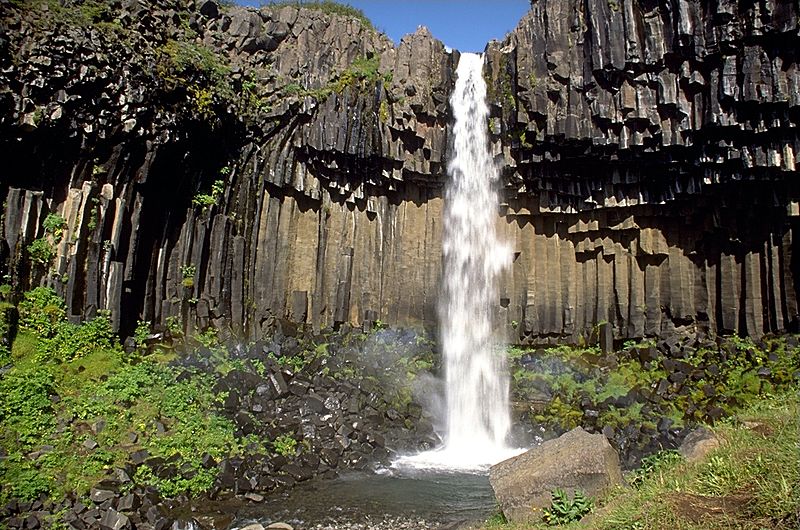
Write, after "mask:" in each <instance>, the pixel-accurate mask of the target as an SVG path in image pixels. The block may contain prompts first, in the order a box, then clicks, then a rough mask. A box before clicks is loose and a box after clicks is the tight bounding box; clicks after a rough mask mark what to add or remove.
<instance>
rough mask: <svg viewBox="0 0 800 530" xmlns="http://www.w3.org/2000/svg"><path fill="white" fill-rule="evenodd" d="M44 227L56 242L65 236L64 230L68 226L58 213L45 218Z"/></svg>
mask: <svg viewBox="0 0 800 530" xmlns="http://www.w3.org/2000/svg"><path fill="white" fill-rule="evenodd" d="M42 226H43V227H44V231H45V232H46V233H48V234H50V235H51V236H53V240H54V241H59V240H60V239H61V237H62V236H63V235H64V228H66V226H67V220H66V219H64V218H63V217H61V216H60V215H58V214H57V213H51V214H48V215H47V217H45V218H44V222H43V223H42Z"/></svg>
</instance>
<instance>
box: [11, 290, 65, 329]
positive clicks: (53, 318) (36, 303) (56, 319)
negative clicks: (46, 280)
mask: <svg viewBox="0 0 800 530" xmlns="http://www.w3.org/2000/svg"><path fill="white" fill-rule="evenodd" d="M18 309H19V327H20V329H22V330H28V331H30V332H32V333H33V334H35V335H38V336H39V337H41V338H43V339H45V338H50V337H53V336H54V335H55V334H56V332H57V331H58V326H59V324H60V323H61V322H62V321H64V320H65V319H66V317H67V305H66V304H65V303H64V300H63V299H62V298H61V297H59V296H58V295H57V294H56V292H55V291H54V290H52V289H50V288H49V287H36V288H35V289H32V290H30V291H28V292H27V293H25V295H24V298H23V300H22V301H21V302H20V303H19V306H18Z"/></svg>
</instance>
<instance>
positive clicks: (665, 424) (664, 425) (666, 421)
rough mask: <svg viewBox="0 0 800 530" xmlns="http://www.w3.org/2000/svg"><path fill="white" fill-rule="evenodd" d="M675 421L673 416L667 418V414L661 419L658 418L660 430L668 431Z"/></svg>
mask: <svg viewBox="0 0 800 530" xmlns="http://www.w3.org/2000/svg"><path fill="white" fill-rule="evenodd" d="M673 423H674V421H672V418H667V417H666V416H664V417H662V418H661V419H660V420H658V426H657V428H658V432H666V431H668V430H669V428H670V427H672V424H673Z"/></svg>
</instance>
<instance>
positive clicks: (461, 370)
mask: <svg viewBox="0 0 800 530" xmlns="http://www.w3.org/2000/svg"><path fill="white" fill-rule="evenodd" d="M456 75H457V79H456V86H455V91H454V92H453V95H452V96H451V98H450V105H451V107H452V109H453V115H454V117H455V126H454V128H453V136H454V146H453V147H454V152H453V156H452V159H451V161H450V164H449V165H448V168H447V169H448V175H449V177H450V179H449V181H448V185H447V187H446V189H445V213H444V225H443V230H444V234H443V246H444V277H443V281H444V289H443V296H442V299H441V302H440V305H439V319H440V329H441V345H442V352H443V356H444V363H445V374H446V382H445V383H446V384H445V392H446V396H445V397H446V411H447V418H446V420H447V429H446V432H445V436H444V444H443V445H442V446H441V447H440V448H437V449H435V450H433V451H429V452H426V453H422V454H419V455H415V456H412V457H406V458H404V459H401V461H399V462H398V464H400V465H409V466H413V467H420V468H447V469H463V470H479V469H485V468H486V467H488V466H490V465H492V464H495V463H497V462H499V461H501V460H504V459H505V458H509V457H511V456H513V455H514V454H516V453H518V452H519V450H514V449H511V448H509V446H508V445H507V444H506V438H507V436H508V433H509V428H510V425H511V420H510V417H509V400H508V378H507V376H506V371H505V360H504V355H503V354H502V353H501V352H500V351H498V350H497V348H496V345H495V341H494V332H493V307H494V305H495V304H496V303H497V301H498V295H497V277H498V275H499V274H500V273H501V272H502V271H503V269H504V268H506V267H507V266H508V265H509V264H510V261H511V259H510V257H511V252H510V249H509V248H508V247H507V246H506V245H504V244H502V243H501V242H500V241H499V240H498V238H497V235H496V231H495V222H496V219H497V206H498V198H497V192H496V191H495V187H496V185H497V179H498V172H497V168H496V167H495V164H494V162H493V160H492V158H491V156H490V155H489V141H488V137H487V119H488V116H489V109H488V107H487V105H486V83H485V82H484V80H483V58H482V57H481V56H480V55H477V54H472V53H464V54H462V55H461V59H460V60H459V63H458V69H457V70H456Z"/></svg>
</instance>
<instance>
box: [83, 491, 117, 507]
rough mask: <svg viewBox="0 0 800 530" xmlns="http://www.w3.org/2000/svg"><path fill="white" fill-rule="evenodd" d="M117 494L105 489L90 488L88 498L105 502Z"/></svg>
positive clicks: (96, 501)
mask: <svg viewBox="0 0 800 530" xmlns="http://www.w3.org/2000/svg"><path fill="white" fill-rule="evenodd" d="M116 496H117V492H115V491H112V490H106V489H98V488H92V491H91V493H90V494H89V498H90V499H92V501H93V502H95V503H98V504H99V503H101V502H105V501H107V500H109V499H113V498H114V497H116Z"/></svg>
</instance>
